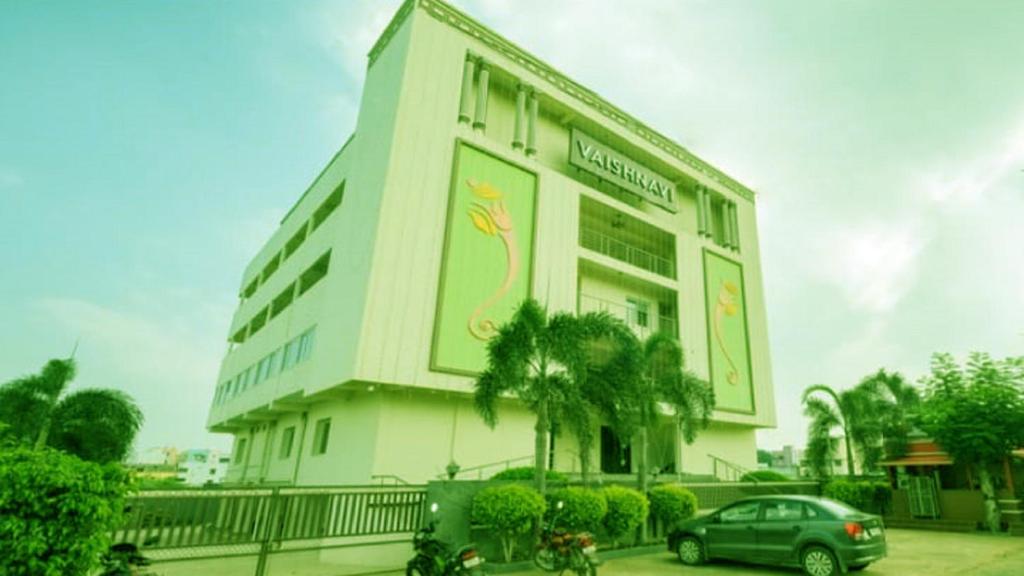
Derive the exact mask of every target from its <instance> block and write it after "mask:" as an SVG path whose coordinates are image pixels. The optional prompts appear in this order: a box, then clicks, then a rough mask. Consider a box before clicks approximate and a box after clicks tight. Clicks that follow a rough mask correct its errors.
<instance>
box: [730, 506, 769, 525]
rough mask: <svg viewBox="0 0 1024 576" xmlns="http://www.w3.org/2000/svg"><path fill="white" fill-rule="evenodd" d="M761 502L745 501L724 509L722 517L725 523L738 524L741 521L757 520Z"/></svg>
mask: <svg viewBox="0 0 1024 576" xmlns="http://www.w3.org/2000/svg"><path fill="white" fill-rule="evenodd" d="M760 506H761V503H760V502H744V503H743V504H737V505H736V506H733V507H732V508H727V509H725V510H722V514H721V518H722V523H723V524H736V523H740V522H753V521H754V520H757V509H758V508H759V507H760Z"/></svg>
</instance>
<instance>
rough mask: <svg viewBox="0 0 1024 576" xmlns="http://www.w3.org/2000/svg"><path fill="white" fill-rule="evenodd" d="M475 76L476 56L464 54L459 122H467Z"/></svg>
mask: <svg viewBox="0 0 1024 576" xmlns="http://www.w3.org/2000/svg"><path fill="white" fill-rule="evenodd" d="M474 76H476V56H473V55H472V54H466V63H465V64H463V66H462V100H460V101H459V122H463V123H466V124H469V120H470V116H469V108H470V104H471V102H472V100H473V77H474Z"/></svg>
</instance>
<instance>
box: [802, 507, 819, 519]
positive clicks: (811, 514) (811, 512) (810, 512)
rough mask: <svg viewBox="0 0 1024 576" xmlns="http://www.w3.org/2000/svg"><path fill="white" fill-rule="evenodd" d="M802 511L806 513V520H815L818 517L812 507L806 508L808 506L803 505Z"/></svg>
mask: <svg viewBox="0 0 1024 576" xmlns="http://www.w3.org/2000/svg"><path fill="white" fill-rule="evenodd" d="M804 510H806V511H807V517H808V518H811V519H813V518H817V517H818V511H817V510H815V509H814V506H808V505H806V504H804Z"/></svg>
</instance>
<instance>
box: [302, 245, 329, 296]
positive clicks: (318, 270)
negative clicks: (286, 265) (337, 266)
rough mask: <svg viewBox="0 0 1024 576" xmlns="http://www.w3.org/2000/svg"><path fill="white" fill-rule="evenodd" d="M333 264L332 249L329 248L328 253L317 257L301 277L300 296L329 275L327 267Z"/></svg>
mask: <svg viewBox="0 0 1024 576" xmlns="http://www.w3.org/2000/svg"><path fill="white" fill-rule="evenodd" d="M330 265H331V251H330V250H328V251H327V253H326V254H324V255H323V256H321V257H320V258H319V259H317V261H316V262H314V263H313V265H312V266H310V267H309V268H306V271H305V272H303V273H302V276H300V277H299V296H301V295H303V294H305V293H306V291H308V290H309V289H310V288H312V287H313V285H314V284H316V283H317V282H319V281H320V279H321V278H323V277H324V276H327V269H328V268H329V267H330Z"/></svg>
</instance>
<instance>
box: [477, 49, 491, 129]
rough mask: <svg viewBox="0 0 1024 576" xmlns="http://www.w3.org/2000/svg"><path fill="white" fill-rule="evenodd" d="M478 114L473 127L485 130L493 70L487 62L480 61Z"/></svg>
mask: <svg viewBox="0 0 1024 576" xmlns="http://www.w3.org/2000/svg"><path fill="white" fill-rule="evenodd" d="M476 80H477V83H476V114H475V116H474V119H473V128H476V129H478V130H485V129H486V128H487V92H488V90H489V89H490V86H491V70H490V67H489V66H487V63H486V62H484V61H482V60H481V61H480V73H479V74H477V75H476Z"/></svg>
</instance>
